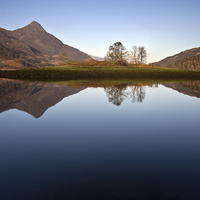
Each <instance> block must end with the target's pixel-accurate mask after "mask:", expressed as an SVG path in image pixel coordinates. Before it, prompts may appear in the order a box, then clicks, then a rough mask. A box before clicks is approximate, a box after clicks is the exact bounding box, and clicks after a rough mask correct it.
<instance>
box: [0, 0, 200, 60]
mask: <svg viewBox="0 0 200 200" xmlns="http://www.w3.org/2000/svg"><path fill="white" fill-rule="evenodd" d="M199 9H200V0H121V1H120V0H34V1H33V0H15V1H13V0H0V27H1V28H5V29H7V30H15V29H17V28H21V27H24V26H26V25H27V24H29V23H31V22H32V21H33V20H35V21H37V22H38V23H40V24H41V26H42V27H43V28H44V29H45V30H46V31H47V32H49V33H51V34H53V35H54V36H55V37H57V38H59V39H60V40H61V41H62V42H63V43H65V44H67V45H69V46H73V47H75V48H77V49H79V50H81V51H83V52H85V53H87V54H91V55H94V56H100V57H104V56H105V55H106V52H107V51H108V48H109V46H110V45H112V44H114V43H115V42H121V43H122V44H123V45H124V46H125V47H126V48H127V49H128V50H131V49H132V46H135V45H136V46H144V47H145V49H146V51H147V62H148V63H149V62H156V61H159V60H161V59H163V58H165V57H167V56H172V55H174V54H177V53H179V52H181V51H184V50H186V49H191V48H195V47H199V46H200V25H199V24H200V23H199V22H200V12H199Z"/></svg>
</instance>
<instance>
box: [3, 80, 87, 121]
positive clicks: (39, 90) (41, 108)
mask: <svg viewBox="0 0 200 200" xmlns="http://www.w3.org/2000/svg"><path fill="white" fill-rule="evenodd" d="M83 89H85V87H76V88H73V87H69V86H67V85H65V84H59V83H37V82H28V81H19V80H9V79H0V113H2V112H4V111H6V110H10V109H18V110H21V111H24V112H27V113H29V114H31V115H32V116H34V117H35V118H39V117H41V116H42V115H43V113H44V112H45V111H46V110H47V109H48V108H49V107H52V106H54V105H55V104H57V103H58V102H60V101H61V100H62V99H63V98H65V97H68V96H71V95H73V94H76V93H78V92H80V91H81V90H83Z"/></svg>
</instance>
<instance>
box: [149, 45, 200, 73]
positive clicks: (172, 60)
mask: <svg viewBox="0 0 200 200" xmlns="http://www.w3.org/2000/svg"><path fill="white" fill-rule="evenodd" d="M199 55H200V48H193V49H189V50H186V51H183V52H180V53H178V54H176V55H174V56H170V57H167V58H165V59H163V60H161V61H159V62H156V63H152V64H153V65H159V66H161V67H171V68H179V69H194V70H199Z"/></svg>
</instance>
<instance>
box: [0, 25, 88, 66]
mask: <svg viewBox="0 0 200 200" xmlns="http://www.w3.org/2000/svg"><path fill="white" fill-rule="evenodd" d="M0 43H1V45H5V46H6V47H9V48H11V49H12V50H18V51H21V52H23V53H26V54H28V55H29V56H32V57H34V58H37V59H38V60H40V62H41V63H48V64H54V65H56V64H58V63H59V62H61V61H67V60H69V61H70V60H85V59H88V58H90V57H89V56H88V55H87V54H85V53H83V52H81V51H79V50H78V49H76V48H73V47H70V46H68V45H65V44H63V43H62V42H61V41H60V40H59V39H57V38H56V37H55V36H53V35H52V34H49V33H47V32H46V31H45V30H44V28H43V27H42V26H41V25H40V24H39V23H37V22H36V21H33V22H31V23H30V24H29V25H27V26H25V27H23V28H20V29H16V30H14V31H8V30H5V29H2V28H0ZM2 54H3V53H2ZM61 55H62V56H61ZM0 58H2V59H4V60H5V59H6V58H5V57H2V56H1V57H0Z"/></svg>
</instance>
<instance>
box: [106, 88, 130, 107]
mask: <svg viewBox="0 0 200 200" xmlns="http://www.w3.org/2000/svg"><path fill="white" fill-rule="evenodd" d="M104 91H105V93H106V96H107V97H108V101H109V102H112V103H113V104H114V105H116V106H119V105H120V104H121V103H122V102H123V101H124V100H125V99H126V98H127V96H128V93H127V92H126V85H125V86H124V85H118V86H116V87H113V86H112V87H107V88H105V89H104Z"/></svg>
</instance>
